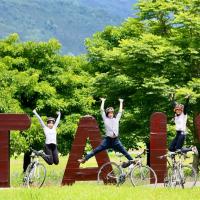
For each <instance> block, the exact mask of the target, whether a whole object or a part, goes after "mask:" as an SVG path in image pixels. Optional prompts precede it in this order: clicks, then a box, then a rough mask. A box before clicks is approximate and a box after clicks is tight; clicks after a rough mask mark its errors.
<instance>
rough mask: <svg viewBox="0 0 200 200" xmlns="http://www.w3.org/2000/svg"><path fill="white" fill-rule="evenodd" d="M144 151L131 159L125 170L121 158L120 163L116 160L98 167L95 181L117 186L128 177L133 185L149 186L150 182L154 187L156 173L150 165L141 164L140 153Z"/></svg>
mask: <svg viewBox="0 0 200 200" xmlns="http://www.w3.org/2000/svg"><path fill="white" fill-rule="evenodd" d="M145 153H146V150H144V151H143V152H141V153H139V154H138V155H137V156H136V157H135V160H133V161H131V163H130V166H129V167H128V170H127V171H125V167H124V163H121V160H120V164H117V163H116V162H107V163H105V164H103V165H102V166H101V167H100V169H99V172H98V175H97V182H98V183H99V184H100V183H104V184H115V185H117V186H119V185H122V184H123V183H124V182H125V181H126V180H127V179H128V178H129V179H130V180H131V183H132V185H133V186H149V185H150V184H151V185H153V186H154V187H156V185H157V176H156V173H155V172H154V170H153V169H152V168H151V167H149V166H147V165H143V164H142V155H144V154H145ZM125 164H127V163H125Z"/></svg>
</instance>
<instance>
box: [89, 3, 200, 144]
mask: <svg viewBox="0 0 200 200" xmlns="http://www.w3.org/2000/svg"><path fill="white" fill-rule="evenodd" d="M197 4H198V2H197V1H195V0H194V1H189V0H186V1H185V0H183V1H164V0H157V1H151V0H140V1H138V3H137V5H136V9H137V10H138V13H137V15H138V18H136V19H131V18H129V19H127V21H126V22H125V23H123V24H122V25H121V26H119V27H107V28H105V30H104V31H102V32H99V33H96V34H95V35H94V36H93V38H91V39H88V40H87V41H86V45H87V49H88V60H89V61H90V63H91V66H92V67H91V68H90V73H91V74H94V75H96V80H95V89H96V90H95V93H94V96H95V98H97V97H99V96H104V97H107V99H108V104H110V103H111V102H112V104H114V106H116V103H115V102H116V99H117V98H118V97H122V98H124V99H125V114H124V117H123V118H122V124H121V136H122V140H123V142H124V144H125V145H126V146H127V147H130V148H131V147H133V146H136V145H137V143H138V142H139V141H143V142H148V137H149V128H148V127H149V119H150V115H151V114H152V112H155V111H162V112H165V113H166V114H167V115H168V117H169V121H170V118H171V117H172V116H173V113H172V109H171V107H170V101H169V95H170V94H171V93H176V97H177V100H178V101H179V102H182V103H184V101H185V99H184V97H185V96H186V95H187V94H190V95H191V111H192V112H191V113H190V116H191V118H193V117H195V115H196V113H198V112H199V111H200V102H199V100H200V98H199V89H200V82H199V80H200V68H199V66H200V62H199V55H200V54H199V45H198V44H199V33H200V30H199V22H198V21H200V16H199V9H198V8H197ZM127 25H128V26H127ZM189 122H190V123H189V125H188V127H189V132H190V133H191V132H192V133H193V135H194V136H195V134H194V127H193V124H192V120H189ZM170 124H172V122H170ZM173 132H174V129H169V135H173ZM169 139H171V138H170V137H169ZM193 141H194V138H192V137H190V139H189V141H188V142H189V143H191V142H193ZM189 143H188V144H189Z"/></svg>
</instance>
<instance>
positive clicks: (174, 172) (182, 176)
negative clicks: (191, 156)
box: [159, 150, 197, 189]
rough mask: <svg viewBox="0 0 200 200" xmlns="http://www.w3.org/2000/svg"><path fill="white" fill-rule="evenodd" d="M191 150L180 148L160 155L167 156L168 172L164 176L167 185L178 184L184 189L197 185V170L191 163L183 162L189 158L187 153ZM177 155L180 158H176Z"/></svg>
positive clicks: (173, 185) (174, 185)
mask: <svg viewBox="0 0 200 200" xmlns="http://www.w3.org/2000/svg"><path fill="white" fill-rule="evenodd" d="M189 151H191V150H187V151H186V152H182V151H181V150H179V151H176V152H170V153H167V154H165V155H163V156H159V157H160V158H161V159H162V158H164V157H166V158H167V162H168V169H167V174H166V176H165V178H164V186H165V187H177V186H178V187H181V188H183V189H184V188H185V186H187V187H189V188H192V187H194V186H195V184H196V181H197V173H196V170H195V169H194V168H193V167H192V166H190V165H184V164H183V161H184V160H185V159H186V158H187V155H186V154H187V152H189ZM177 156H178V160H177V159H176V157H177ZM169 159H170V160H171V162H170V160H169Z"/></svg>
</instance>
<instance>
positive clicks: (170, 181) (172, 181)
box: [164, 167, 181, 188]
mask: <svg viewBox="0 0 200 200" xmlns="http://www.w3.org/2000/svg"><path fill="white" fill-rule="evenodd" d="M164 186H165V187H173V188H175V187H181V176H180V172H179V170H178V169H177V168H172V167H168V169H167V175H166V176H165V178H164Z"/></svg>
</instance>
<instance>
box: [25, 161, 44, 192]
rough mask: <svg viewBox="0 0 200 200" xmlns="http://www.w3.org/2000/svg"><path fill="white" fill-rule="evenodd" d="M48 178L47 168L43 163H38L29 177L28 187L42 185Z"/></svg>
mask: <svg viewBox="0 0 200 200" xmlns="http://www.w3.org/2000/svg"><path fill="white" fill-rule="evenodd" d="M45 178H46V168H45V166H44V165H43V164H41V163H36V164H35V165H34V167H33V168H32V169H31V170H30V172H29V174H28V177H27V186H28V187H38V188H40V187H42V185H43V183H44V181H45Z"/></svg>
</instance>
